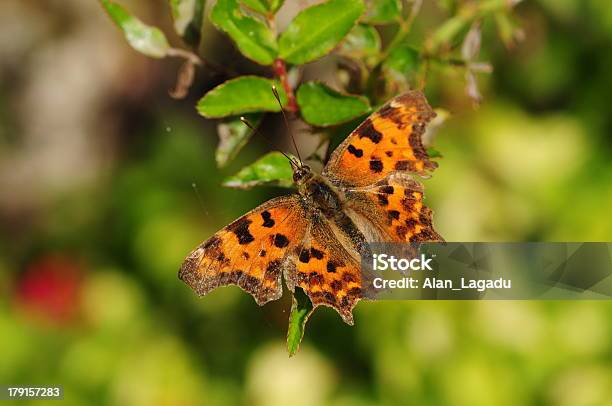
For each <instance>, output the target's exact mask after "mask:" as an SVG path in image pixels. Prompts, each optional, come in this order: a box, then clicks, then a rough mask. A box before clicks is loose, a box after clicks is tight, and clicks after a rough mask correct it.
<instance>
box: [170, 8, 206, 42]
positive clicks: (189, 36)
mask: <svg viewBox="0 0 612 406" xmlns="http://www.w3.org/2000/svg"><path fill="white" fill-rule="evenodd" d="M169 2H170V9H171V11H172V19H173V20H174V30H175V31H176V32H177V34H178V35H180V36H181V37H183V39H184V40H185V42H187V43H188V44H190V45H197V43H198V42H199V41H200V31H201V29H202V20H203V18H202V17H203V16H204V2H205V1H204V0H169Z"/></svg>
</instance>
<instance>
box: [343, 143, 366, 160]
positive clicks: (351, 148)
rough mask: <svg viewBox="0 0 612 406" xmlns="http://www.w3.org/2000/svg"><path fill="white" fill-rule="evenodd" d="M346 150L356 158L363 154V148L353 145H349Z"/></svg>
mask: <svg viewBox="0 0 612 406" xmlns="http://www.w3.org/2000/svg"><path fill="white" fill-rule="evenodd" d="M347 150H348V152H350V153H351V154H353V155H355V156H356V157H357V158H361V157H362V156H363V149H359V148H355V147H354V146H353V145H349V146H348V148H347Z"/></svg>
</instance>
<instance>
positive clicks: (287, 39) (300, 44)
mask: <svg viewBox="0 0 612 406" xmlns="http://www.w3.org/2000/svg"><path fill="white" fill-rule="evenodd" d="M364 8H365V6H364V4H363V0H329V1H327V2H325V3H322V4H318V5H316V6H312V7H309V8H307V9H305V10H303V11H302V12H300V13H299V14H298V15H297V16H296V17H295V18H294V19H293V21H291V23H290V24H289V26H288V27H287V29H286V30H285V31H284V32H283V33H282V34H281V36H280V39H279V41H278V47H279V54H280V57H281V58H283V59H284V60H286V61H287V62H289V63H293V64H304V63H306V62H310V61H313V60H315V59H318V58H320V57H322V56H324V55H325V54H327V53H328V52H330V51H331V50H332V49H333V48H334V47H335V46H336V45H338V43H339V42H340V41H341V40H342V38H344V37H345V36H346V34H348V32H349V31H350V30H351V28H353V26H354V25H355V23H356V22H357V20H358V19H359V17H360V16H361V14H362V13H363V11H364Z"/></svg>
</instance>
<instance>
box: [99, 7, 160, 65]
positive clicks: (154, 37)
mask: <svg viewBox="0 0 612 406" xmlns="http://www.w3.org/2000/svg"><path fill="white" fill-rule="evenodd" d="M101 4H102V7H104V9H105V10H106V12H107V13H108V15H109V16H110V18H111V19H112V20H113V22H114V23H115V24H116V25H117V26H118V27H119V28H120V29H121V31H123V35H124V36H125V39H126V40H127V41H128V43H129V44H130V45H131V46H132V48H134V49H135V50H137V51H138V52H140V53H142V54H144V55H147V56H150V57H151V58H164V57H165V56H166V55H167V53H168V49H170V45H169V44H168V40H167V39H166V36H165V35H164V33H163V32H162V31H161V30H160V29H159V28H156V27H153V26H150V25H147V24H145V23H143V22H142V21H140V20H139V19H138V18H136V17H134V16H133V15H131V14H130V13H129V12H128V11H127V10H126V9H125V8H123V6H121V5H119V4H117V3H115V2H112V1H109V0H101Z"/></svg>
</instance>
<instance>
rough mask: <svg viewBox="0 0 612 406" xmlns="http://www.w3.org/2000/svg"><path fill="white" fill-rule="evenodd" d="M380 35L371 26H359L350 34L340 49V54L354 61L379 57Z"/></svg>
mask: <svg viewBox="0 0 612 406" xmlns="http://www.w3.org/2000/svg"><path fill="white" fill-rule="evenodd" d="M379 52H380V35H379V34H378V31H376V28H374V27H372V26H371V25H366V24H357V25H356V26H355V27H353V29H352V30H351V32H349V33H348V35H347V36H346V38H345V39H344V41H342V43H341V44H340V47H339V48H338V53H340V54H342V55H344V56H347V57H349V58H353V59H364V58H369V57H373V56H376V55H378V53H379Z"/></svg>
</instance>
